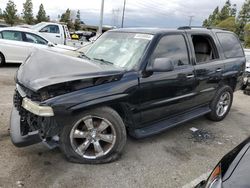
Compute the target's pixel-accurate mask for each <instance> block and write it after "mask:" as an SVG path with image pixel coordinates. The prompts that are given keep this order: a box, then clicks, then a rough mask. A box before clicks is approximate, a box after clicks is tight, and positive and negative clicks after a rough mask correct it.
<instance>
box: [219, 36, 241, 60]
mask: <svg viewBox="0 0 250 188" xmlns="http://www.w3.org/2000/svg"><path fill="white" fill-rule="evenodd" d="M217 36H218V38H219V41H220V44H221V46H222V48H223V51H224V54H225V56H226V57H227V58H232V57H241V56H244V54H243V50H242V48H241V45H240V42H239V40H238V39H237V38H236V36H235V35H233V34H231V33H217Z"/></svg>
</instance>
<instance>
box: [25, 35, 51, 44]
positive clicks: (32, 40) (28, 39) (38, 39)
mask: <svg viewBox="0 0 250 188" xmlns="http://www.w3.org/2000/svg"><path fill="white" fill-rule="evenodd" d="M25 42H30V43H36V44H44V45H46V44H47V43H48V42H47V41H46V40H45V39H43V38H42V37H39V36H37V35H35V34H32V33H25Z"/></svg>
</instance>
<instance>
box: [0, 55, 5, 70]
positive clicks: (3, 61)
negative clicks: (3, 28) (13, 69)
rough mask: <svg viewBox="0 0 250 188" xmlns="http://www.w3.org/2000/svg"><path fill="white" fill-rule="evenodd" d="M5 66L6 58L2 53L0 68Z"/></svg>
mask: <svg viewBox="0 0 250 188" xmlns="http://www.w3.org/2000/svg"><path fill="white" fill-rule="evenodd" d="M4 64H5V58H4V56H3V54H2V53H1V52H0V67H2V66H4Z"/></svg>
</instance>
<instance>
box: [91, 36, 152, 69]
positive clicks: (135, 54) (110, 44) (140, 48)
mask: <svg viewBox="0 0 250 188" xmlns="http://www.w3.org/2000/svg"><path fill="white" fill-rule="evenodd" d="M152 38H153V35H149V34H139V33H123V32H121V33H119V32H108V33H105V34H103V35H102V36H101V37H100V38H99V39H98V40H97V41H96V42H95V43H94V44H93V45H92V46H91V47H90V49H89V50H88V51H87V52H86V56H88V57H89V58H90V59H95V60H102V62H104V63H105V62H109V63H113V64H114V65H116V66H119V67H123V68H127V69H131V68H133V67H134V66H135V65H136V64H137V63H138V61H139V60H140V58H141V57H142V55H143V52H144V50H145V49H146V47H147V45H148V44H149V42H150V41H151V39H152Z"/></svg>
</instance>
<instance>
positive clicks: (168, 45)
mask: <svg viewBox="0 0 250 188" xmlns="http://www.w3.org/2000/svg"><path fill="white" fill-rule="evenodd" d="M165 57H166V58H170V59H171V60H172V62H173V63H174V66H175V67H178V66H182V65H188V64H189V58H188V50H187V45H186V41H185V39H184V37H183V36H182V35H167V36H164V37H163V38H161V40H160V42H159V43H158V45H157V47H156V49H155V51H154V53H153V55H152V60H155V59H157V58H165Z"/></svg>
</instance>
